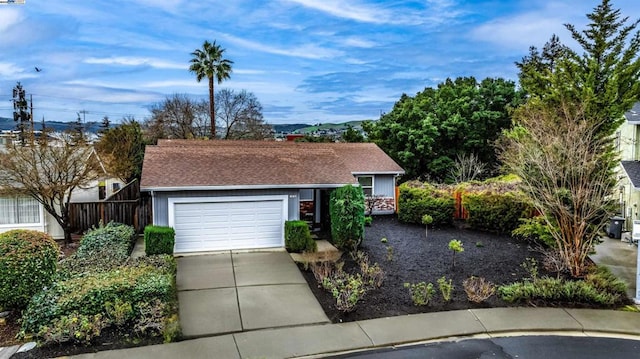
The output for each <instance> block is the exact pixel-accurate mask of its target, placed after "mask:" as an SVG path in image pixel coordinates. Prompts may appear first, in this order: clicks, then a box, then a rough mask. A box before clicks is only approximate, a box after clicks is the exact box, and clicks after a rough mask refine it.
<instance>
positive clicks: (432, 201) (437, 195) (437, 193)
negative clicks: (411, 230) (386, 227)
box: [398, 181, 455, 226]
mask: <svg viewBox="0 0 640 359" xmlns="http://www.w3.org/2000/svg"><path fill="white" fill-rule="evenodd" d="M454 204H455V202H454V199H453V196H452V194H451V191H449V190H447V189H438V188H436V187H434V186H432V185H430V184H428V183H420V182H417V181H412V182H405V183H403V184H401V185H400V198H399V199H398V219H399V220H400V221H401V222H405V223H415V224H423V223H422V219H423V216H424V214H425V213H429V214H430V215H431V217H432V223H433V225H434V226H442V225H448V224H451V223H452V221H453V212H454V211H455V206H454Z"/></svg>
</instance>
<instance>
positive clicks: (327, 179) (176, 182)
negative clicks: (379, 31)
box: [141, 140, 404, 189]
mask: <svg viewBox="0 0 640 359" xmlns="http://www.w3.org/2000/svg"><path fill="white" fill-rule="evenodd" d="M357 173H404V171H403V170H402V168H400V166H398V165H397V164H396V163H395V162H394V161H393V160H392V159H391V158H389V156H387V155H386V154H385V153H384V152H383V151H382V150H381V149H380V148H379V147H378V146H376V145H375V144H372V143H291V142H274V141H272V142H266V141H198V140H160V142H159V143H158V145H157V146H147V148H146V150H145V157H144V166H143V169H142V180H141V187H142V188H143V189H163V188H186V187H233V186H261V187H269V186H274V187H277V186H292V185H295V186H309V187H312V186H317V185H327V186H332V185H336V186H338V185H344V184H347V183H355V179H354V177H353V174H357Z"/></svg>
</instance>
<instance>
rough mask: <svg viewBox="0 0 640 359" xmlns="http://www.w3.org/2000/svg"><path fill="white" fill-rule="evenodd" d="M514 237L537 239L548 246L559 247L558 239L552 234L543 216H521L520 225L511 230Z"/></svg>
mask: <svg viewBox="0 0 640 359" xmlns="http://www.w3.org/2000/svg"><path fill="white" fill-rule="evenodd" d="M511 235H513V236H514V237H518V238H522V239H526V240H531V241H536V242H538V243H542V244H543V245H545V246H546V247H549V248H555V247H557V244H556V240H555V239H554V238H553V236H552V235H551V229H550V228H549V224H547V221H546V220H545V219H544V217H543V216H536V217H533V218H521V219H520V225H519V226H518V227H517V228H516V229H514V230H513V231H512V232H511Z"/></svg>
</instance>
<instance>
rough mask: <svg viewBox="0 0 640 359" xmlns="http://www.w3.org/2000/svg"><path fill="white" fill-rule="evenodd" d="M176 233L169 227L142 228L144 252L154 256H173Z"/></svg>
mask: <svg viewBox="0 0 640 359" xmlns="http://www.w3.org/2000/svg"><path fill="white" fill-rule="evenodd" d="M175 237H176V231H175V230H174V229H173V228H171V227H164V226H146V227H145V228H144V251H145V253H146V254H147V255H148V256H150V255H154V254H173V246H174V244H175V243H176V239H175Z"/></svg>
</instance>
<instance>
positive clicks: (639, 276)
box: [634, 247, 640, 304]
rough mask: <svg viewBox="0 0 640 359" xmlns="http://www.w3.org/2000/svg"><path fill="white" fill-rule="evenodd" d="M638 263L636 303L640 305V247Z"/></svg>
mask: <svg viewBox="0 0 640 359" xmlns="http://www.w3.org/2000/svg"><path fill="white" fill-rule="evenodd" d="M637 252H638V262H637V266H636V297H635V299H634V302H636V304H640V247H638V250H637Z"/></svg>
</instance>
